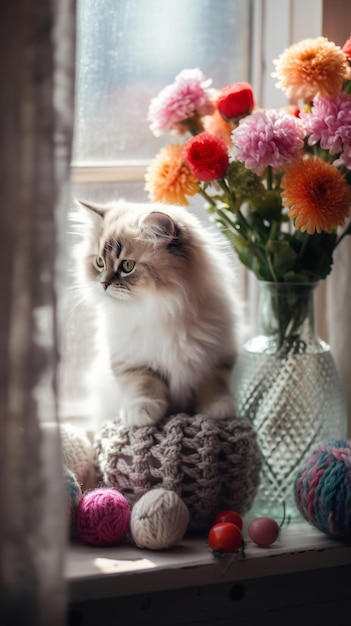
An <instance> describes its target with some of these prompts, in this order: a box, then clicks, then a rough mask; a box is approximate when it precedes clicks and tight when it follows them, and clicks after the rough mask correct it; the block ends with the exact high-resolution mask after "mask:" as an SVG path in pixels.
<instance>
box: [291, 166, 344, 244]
mask: <svg viewBox="0 0 351 626" xmlns="http://www.w3.org/2000/svg"><path fill="white" fill-rule="evenodd" d="M281 186H282V189H283V191H282V198H283V204H284V205H285V206H287V207H290V211H289V217H290V218H295V226H296V228H298V229H300V230H301V231H306V230H307V232H308V233H309V234H310V235H312V234H313V233H314V232H315V231H316V232H317V233H321V232H322V231H325V232H327V233H331V232H332V230H333V228H335V227H336V226H342V225H343V224H344V222H345V219H346V218H347V217H348V215H349V213H350V200H351V198H350V191H349V187H348V184H347V182H346V180H345V178H344V177H343V175H342V174H341V172H340V171H339V170H338V169H337V168H336V167H333V165H330V164H329V163H326V162H325V161H322V160H321V159H319V158H317V157H310V158H309V159H305V160H299V161H295V163H292V164H291V165H289V166H288V167H287V168H286V171H285V174H284V176H283V179H282V182H281Z"/></svg>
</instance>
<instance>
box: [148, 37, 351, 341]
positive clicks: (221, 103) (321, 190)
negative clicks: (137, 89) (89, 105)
mask: <svg viewBox="0 0 351 626" xmlns="http://www.w3.org/2000/svg"><path fill="white" fill-rule="evenodd" d="M350 59H351V38H350V39H349V40H348V41H347V42H346V44H345V45H344V47H343V48H340V47H339V46H336V45H335V44H334V43H333V42H331V41H329V40H328V39H326V38H325V37H318V38H316V39H306V40H303V41H301V42H299V43H297V44H294V45H292V46H290V47H289V48H287V49H286V50H285V51H284V52H283V53H282V54H281V55H280V57H279V58H278V59H276V60H275V61H274V65H275V72H274V74H273V76H275V77H276V78H277V79H278V83H277V85H278V87H280V88H281V89H283V90H284V92H285V93H286V95H287V96H288V97H289V98H290V104H289V105H287V106H286V107H284V108H280V109H269V110H260V109H259V108H257V107H256V105H255V98H254V93H253V90H252V88H251V86H250V84H248V83H235V84H233V85H229V86H227V87H224V88H223V89H219V90H216V89H212V88H211V80H208V79H206V78H205V77H204V76H203V74H202V72H201V71H200V70H199V69H188V70H183V71H182V72H180V74H178V76H177V77H176V79H175V82H174V83H173V84H171V85H168V86H166V87H165V88H164V89H163V90H162V91H161V92H160V93H159V94H158V95H157V96H156V97H155V98H154V99H153V100H152V101H151V103H150V107H149V113H148V117H149V121H150V128H151V131H152V132H153V133H154V134H155V135H161V134H164V133H166V132H170V133H171V134H173V135H175V136H176V137H177V141H176V142H174V143H170V144H169V145H167V146H165V147H164V148H162V149H161V151H160V152H159V154H158V155H157V156H156V158H155V159H154V160H153V161H152V162H151V164H150V166H149V167H148V169H147V173H146V190H147V191H148V193H149V196H150V199H151V200H153V201H160V202H166V203H174V204H182V205H188V204H189V197H191V196H194V195H195V194H201V195H202V196H203V198H204V200H205V207H206V209H207V211H209V213H210V214H212V216H213V218H214V219H215V221H216V222H217V223H218V224H219V226H220V228H221V229H222V231H223V233H224V234H225V236H226V237H227V238H228V239H229V241H230V243H231V245H232V247H233V249H234V250H235V252H236V253H237V255H238V257H239V259H240V261H241V262H242V263H243V264H244V265H245V266H246V267H247V268H248V269H249V270H251V271H252V272H254V274H255V275H256V277H257V279H258V280H259V281H270V282H274V283H278V284H280V283H289V284H290V283H293V284H295V283H315V282H317V281H318V280H320V279H324V278H325V277H326V276H327V275H328V274H329V273H330V271H331V269H332V265H333V253H334V250H335V249H336V247H337V246H338V245H339V244H340V242H341V241H342V239H343V238H344V237H345V235H346V234H350V233H351V223H350V222H348V218H349V215H350V204H351V194H350V183H351V95H350V93H349V91H351V63H350ZM345 223H346V226H345ZM339 227H344V230H343V231H342V232H339V230H340V228H339ZM290 299H292V296H291V297H290ZM303 306H304V304H303V302H302V301H301V300H300V299H297V301H296V303H295V307H294V306H290V307H289V317H287V312H286V310H282V307H281V306H280V305H279V303H278V302H277V303H276V307H277V315H278V316H279V315H280V317H281V318H282V320H281V324H279V337H278V339H277V341H278V344H279V346H280V349H282V350H285V349H286V345H287V344H286V342H285V338H286V336H287V335H289V336H290V340H289V342H288V346H291V345H292V343H291V333H292V331H293V330H294V328H295V327H296V320H297V319H300V318H302V319H303V311H301V307H303ZM289 318H290V319H289ZM295 330H296V328H295Z"/></svg>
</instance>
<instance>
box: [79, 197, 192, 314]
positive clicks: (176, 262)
mask: <svg viewBox="0 0 351 626" xmlns="http://www.w3.org/2000/svg"><path fill="white" fill-rule="evenodd" d="M85 207H86V209H87V210H88V211H89V212H90V213H91V215H90V220H91V226H92V228H91V229H90V232H89V235H88V238H87V240H86V243H85V252H84V255H83V256H84V259H83V261H84V274H85V277H86V279H87V280H88V282H89V283H90V284H91V285H95V286H97V287H98V288H99V289H100V292H101V293H106V294H107V295H108V296H111V297H112V298H115V299H117V300H120V301H124V302H127V301H128V300H130V299H134V298H135V297H138V296H140V295H142V294H143V293H145V291H146V290H147V291H148V292H150V290H160V289H161V290H162V289H163V290H164V289H166V288H167V286H169V285H170V284H172V281H174V280H175V278H177V281H179V273H182V272H183V270H184V269H185V262H186V259H185V256H186V255H185V249H186V246H184V245H182V242H181V239H180V238H179V229H177V226H176V224H175V222H174V220H173V219H172V218H171V217H169V216H168V215H167V214H166V213H161V212H159V211H152V207H146V206H145V205H128V206H125V205H114V206H112V207H111V208H107V207H99V206H96V205H91V204H90V205H85Z"/></svg>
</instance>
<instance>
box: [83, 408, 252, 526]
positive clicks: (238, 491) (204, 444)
mask: <svg viewBox="0 0 351 626" xmlns="http://www.w3.org/2000/svg"><path fill="white" fill-rule="evenodd" d="M94 447H95V457H96V462H97V466H98V468H99V470H100V471H101V475H102V480H103V482H104V484H105V485H106V486H107V487H115V488H116V489H118V490H119V491H120V492H121V493H123V495H124V496H125V498H126V499H127V501H128V502H129V504H130V505H133V503H134V502H135V501H136V500H138V499H139V498H140V497H141V496H142V495H143V494H144V493H146V492H147V491H149V490H150V489H154V488H160V487H162V488H164V489H168V490H171V491H174V492H176V493H177V494H178V495H179V496H180V497H181V498H182V500H183V502H184V503H185V504H186V505H187V507H188V509H189V512H190V525H189V528H192V529H194V530H195V529H196V530H197V529H206V528H208V526H209V524H211V523H212V522H213V518H214V516H215V514H216V513H218V512H219V511H220V510H221V509H227V508H231V509H235V510H236V511H237V512H239V513H241V514H244V513H246V512H247V511H248V510H249V508H250V506H251V504H252V501H253V499H254V496H255V494H256V490H257V486H258V482H259V473H260V469H261V456H260V452H259V448H258V445H257V441H256V435H255V432H254V430H253V428H252V426H251V424H250V423H249V422H248V421H246V420H245V419H243V418H235V419H230V420H228V419H218V420H214V419H210V418H207V417H204V416H202V415H195V416H193V417H192V416H189V415H185V414H178V415H174V416H171V417H169V418H166V419H164V420H162V421H161V422H158V423H157V424H155V425H153V426H143V427H139V428H137V427H134V428H128V427H126V426H125V425H124V424H122V423H120V422H117V421H114V422H107V423H105V424H104V425H103V426H102V428H101V430H100V431H99V432H98V433H97V434H96V435H95V441H94Z"/></svg>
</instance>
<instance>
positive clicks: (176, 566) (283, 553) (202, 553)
mask: <svg viewBox="0 0 351 626" xmlns="http://www.w3.org/2000/svg"><path fill="white" fill-rule="evenodd" d="M229 559H230V556H228V557H227V556H225V557H223V558H215V557H214V556H213V555H212V553H211V551H210V550H209V548H208V546H207V543H206V536H205V535H201V536H199V535H195V536H191V535H190V536H187V537H186V538H184V540H183V541H182V542H181V543H180V544H178V545H177V546H174V547H173V548H172V549H170V550H163V551H150V550H141V549H138V548H136V547H134V546H132V545H129V544H127V543H125V544H121V545H119V546H116V547H113V548H99V547H91V546H85V545H82V544H79V543H72V544H71V545H70V546H69V548H68V550H67V557H66V580H67V584H68V589H69V595H70V602H71V603H73V604H74V603H82V602H91V601H98V600H102V599H107V598H121V597H122V596H134V595H140V594H153V593H159V592H162V591H171V590H177V589H183V590H184V589H186V588H188V589H194V588H200V587H204V586H207V585H218V584H220V585H222V586H223V585H227V584H228V583H230V586H231V587H232V586H233V583H239V582H240V583H244V582H245V581H248V582H249V581H251V580H254V579H262V581H263V579H266V578H268V577H285V576H288V575H290V574H296V573H303V572H311V571H312V570H313V571H316V570H318V571H319V572H321V571H322V570H327V569H328V568H342V569H343V568H345V566H346V568H347V570H348V576H347V578H348V580H350V573H351V544H348V543H345V542H339V541H337V540H334V539H329V538H328V537H327V536H325V535H324V534H323V533H321V532H319V531H318V530H316V529H314V528H313V527H312V526H310V525H309V524H307V523H305V522H303V521H301V522H299V523H294V524H290V525H286V526H284V527H283V528H282V530H281V533H280V538H279V539H278V541H277V542H276V543H275V544H274V545H273V546H271V547H270V548H260V547H258V546H255V545H254V544H252V543H251V542H247V544H246V549H245V558H243V557H242V556H241V555H238V556H237V557H236V558H235V559H234V560H233V562H232V563H231V565H230V566H229V567H228V562H229ZM327 573H328V572H327ZM329 579H330V580H333V576H332V575H331V574H330V575H329ZM276 580H277V579H276ZM273 586H274V585H273ZM272 593H273V590H272ZM129 600H132V602H133V598H129Z"/></svg>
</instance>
